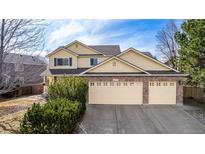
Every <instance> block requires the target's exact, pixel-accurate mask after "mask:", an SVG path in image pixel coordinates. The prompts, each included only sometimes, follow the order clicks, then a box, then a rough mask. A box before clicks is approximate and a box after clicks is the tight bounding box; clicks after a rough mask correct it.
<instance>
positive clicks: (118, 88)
mask: <svg viewBox="0 0 205 154" xmlns="http://www.w3.org/2000/svg"><path fill="white" fill-rule="evenodd" d="M89 104H142V82H102V81H100V82H90V83H89Z"/></svg>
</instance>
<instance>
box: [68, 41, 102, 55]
mask: <svg viewBox="0 0 205 154" xmlns="http://www.w3.org/2000/svg"><path fill="white" fill-rule="evenodd" d="M68 49H70V50H72V51H74V52H75V53H77V54H99V53H98V52H96V51H94V50H92V49H89V48H87V47H85V46H83V45H81V44H79V43H74V44H72V45H71V46H69V47H68Z"/></svg>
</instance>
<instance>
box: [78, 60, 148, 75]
mask: <svg viewBox="0 0 205 154" xmlns="http://www.w3.org/2000/svg"><path fill="white" fill-rule="evenodd" d="M113 59H116V60H119V61H121V62H122V63H124V64H126V65H129V66H131V67H132V68H135V69H136V70H140V71H142V72H143V73H146V74H148V75H151V74H150V73H148V72H147V71H145V70H143V69H142V68H140V67H138V66H135V65H133V64H131V63H129V62H127V61H125V60H123V59H121V58H118V57H116V56H113V57H111V58H108V59H107V60H104V61H103V62H101V63H99V64H98V65H96V66H94V67H91V68H90V69H87V70H85V71H84V72H82V73H80V75H83V74H85V73H87V72H89V71H91V70H93V69H95V68H98V67H100V66H101V65H103V64H105V63H107V62H109V61H111V60H113Z"/></svg>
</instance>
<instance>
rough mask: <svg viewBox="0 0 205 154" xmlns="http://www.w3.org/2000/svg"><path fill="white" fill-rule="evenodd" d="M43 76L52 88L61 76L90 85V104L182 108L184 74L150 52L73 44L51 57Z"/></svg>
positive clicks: (79, 43) (57, 51)
mask: <svg viewBox="0 0 205 154" xmlns="http://www.w3.org/2000/svg"><path fill="white" fill-rule="evenodd" d="M48 58H49V67H48V69H47V70H46V71H44V72H43V73H42V74H41V75H42V76H44V77H46V78H47V80H48V84H52V83H53V82H55V80H57V79H58V78H59V77H62V76H82V77H85V78H86V79H87V80H88V82H89V94H88V103H89V104H182V101H183V96H182V94H183V89H182V86H181V80H182V79H183V78H184V76H185V75H184V74H182V73H180V72H179V71H177V70H175V69H173V68H171V67H169V66H167V65H165V64H163V63H161V62H160V61H158V60H156V59H155V58H154V57H152V55H151V54H150V53H148V52H140V51H138V50H136V49H134V48H129V49H127V50H125V51H123V52H121V51H120V47H119V45H95V46H92V45H86V44H83V43H81V42H79V41H74V42H72V43H70V44H68V45H66V46H62V47H59V48H57V49H56V50H55V51H53V52H51V53H49V54H48Z"/></svg>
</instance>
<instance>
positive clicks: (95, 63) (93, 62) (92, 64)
mask: <svg viewBox="0 0 205 154" xmlns="http://www.w3.org/2000/svg"><path fill="white" fill-rule="evenodd" d="M97 64H98V59H97V58H90V66H95V65H97Z"/></svg>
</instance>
